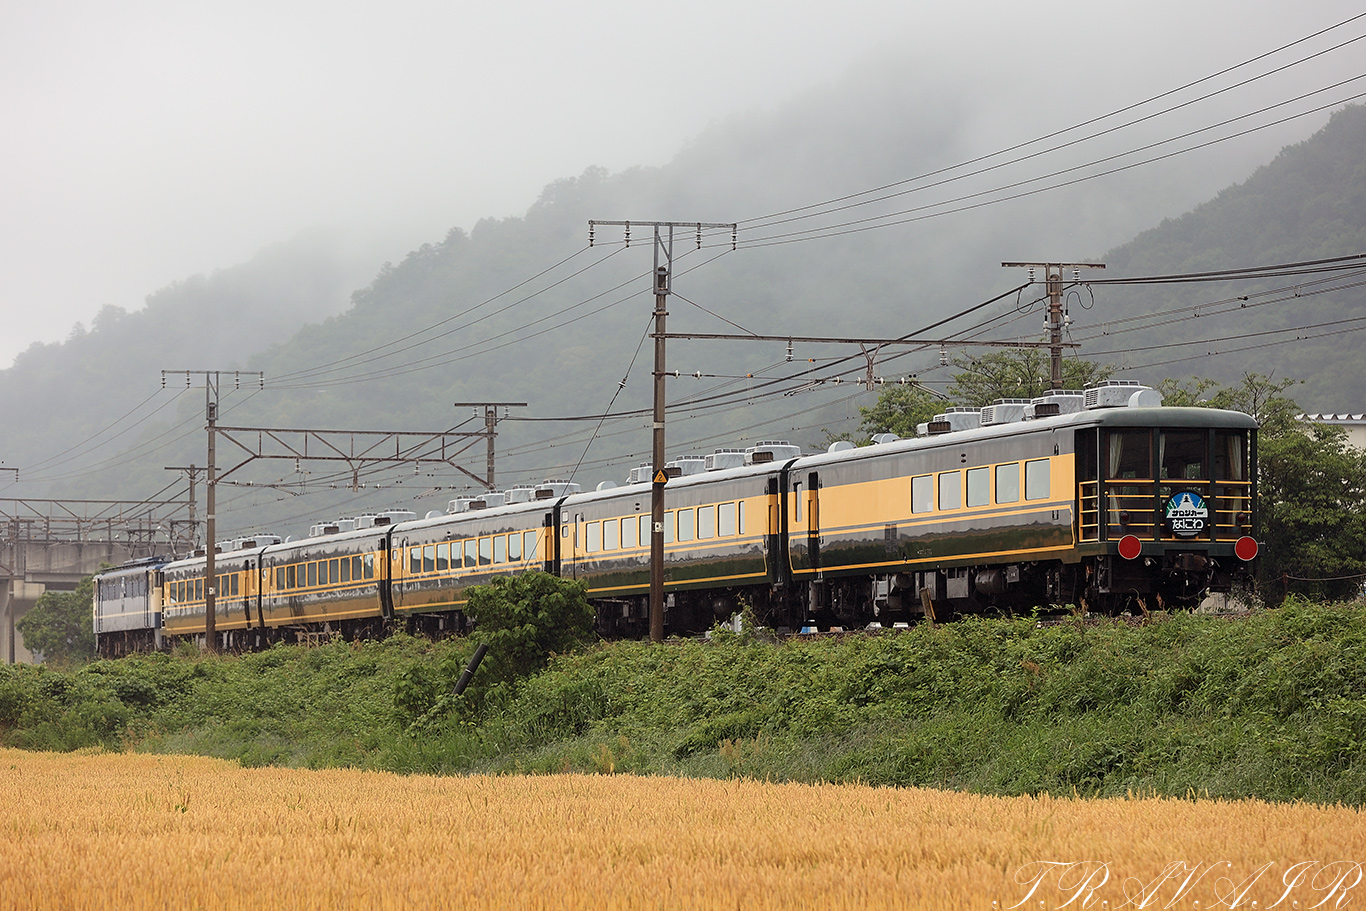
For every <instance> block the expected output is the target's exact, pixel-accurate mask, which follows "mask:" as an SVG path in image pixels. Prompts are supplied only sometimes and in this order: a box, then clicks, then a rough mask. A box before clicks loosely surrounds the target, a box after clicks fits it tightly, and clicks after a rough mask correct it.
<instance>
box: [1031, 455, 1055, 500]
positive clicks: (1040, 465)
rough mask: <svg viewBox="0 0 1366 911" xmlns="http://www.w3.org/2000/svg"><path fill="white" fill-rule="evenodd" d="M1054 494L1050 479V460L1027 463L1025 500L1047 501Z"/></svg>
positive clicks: (1036, 460)
mask: <svg viewBox="0 0 1366 911" xmlns="http://www.w3.org/2000/svg"><path fill="white" fill-rule="evenodd" d="M1052 493H1053V484H1052V481H1051V480H1050V478H1049V471H1048V460H1047V459H1035V460H1034V461H1032V462H1025V499H1026V500H1046V499H1048V497H1049V496H1051V495H1052Z"/></svg>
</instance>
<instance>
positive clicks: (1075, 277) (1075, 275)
mask: <svg viewBox="0 0 1366 911" xmlns="http://www.w3.org/2000/svg"><path fill="white" fill-rule="evenodd" d="M1072 281H1074V282H1079V281H1081V270H1080V269H1076V268H1074V269H1073V270H1072Z"/></svg>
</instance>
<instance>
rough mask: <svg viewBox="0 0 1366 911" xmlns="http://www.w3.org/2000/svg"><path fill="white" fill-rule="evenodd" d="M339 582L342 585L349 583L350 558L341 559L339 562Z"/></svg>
mask: <svg viewBox="0 0 1366 911" xmlns="http://www.w3.org/2000/svg"><path fill="white" fill-rule="evenodd" d="M341 580H342V582H343V583H346V582H350V581H351V558H350V557H342V561H341Z"/></svg>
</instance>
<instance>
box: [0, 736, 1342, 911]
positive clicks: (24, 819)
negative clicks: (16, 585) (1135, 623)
mask: <svg viewBox="0 0 1366 911" xmlns="http://www.w3.org/2000/svg"><path fill="white" fill-rule="evenodd" d="M0 781H3V788H2V789H0V908H3V909H7V911H8V909H53V911H55V909H85V908H98V909H103V908H108V909H133V908H158V909H162V908H164V909H181V908H186V909H206V911H208V909H235V908H281V909H296V908H297V909H312V908H318V909H324V908H325V909H333V908H355V909H362V908H363V909H372V908H373V909H387V908H475V907H478V908H519V909H520V908H528V909H539V908H547V909H548V908H555V909H599V908H605V909H611V908H689V909H691V908H699V909H710V908H718V909H720V908H725V909H737V908H739V909H768V908H813V909H815V908H822V909H824V908H831V909H841V908H850V909H852V908H860V909H862V908H870V909H879V908H915V909H928V911H933V909H940V908H977V909H983V911H986V909H991V908H992V907H993V905H992V903H993V901H994V902H996V903H997V904H996V907H998V908H1001V909H1005V908H1009V907H1011V906H1018V907H1027V908H1031V909H1032V908H1038V907H1041V905H1040V902H1043V905H1042V907H1047V908H1056V907H1063V906H1065V907H1069V908H1078V907H1087V908H1091V909H1101V908H1119V907H1121V906H1122V905H1124V903H1125V901H1126V891H1125V889H1126V887H1125V884H1124V882H1123V881H1124V880H1126V879H1127V880H1129V883H1128V886H1127V889H1128V896H1127V897H1128V905H1127V906H1128V907H1151V908H1160V907H1189V908H1193V907H1197V905H1196V904H1195V903H1196V902H1197V901H1198V902H1199V905H1198V907H1201V908H1211V907H1230V906H1236V907H1243V908H1251V907H1253V906H1252V901H1253V900H1256V901H1257V902H1258V907H1260V908H1266V907H1269V906H1271V904H1272V903H1274V902H1276V901H1277V899H1278V898H1279V897H1281V896H1282V893H1285V892H1287V887H1286V886H1285V885H1283V881H1289V882H1291V883H1292V888H1290V889H1289V890H1288V891H1289V894H1288V895H1286V896H1285V899H1284V901H1283V902H1282V903H1281V904H1280V905H1279V907H1284V908H1291V907H1294V906H1297V907H1302V908H1308V907H1311V906H1313V905H1314V903H1315V902H1325V903H1323V904H1321V905H1320V906H1321V907H1335V906H1336V902H1337V899H1338V898H1340V897H1344V896H1345V898H1346V899H1347V900H1349V901H1351V903H1352V904H1359V903H1362V898H1361V893H1363V892H1366V886H1359V887H1357V888H1355V889H1353V888H1352V886H1355V885H1356V883H1355V882H1354V881H1353V880H1354V879H1355V880H1360V879H1361V868H1360V866H1356V867H1353V866H1352V864H1353V863H1356V862H1358V861H1362V860H1366V827H1363V825H1362V823H1363V819H1362V814H1361V812H1360V811H1358V810H1355V809H1349V808H1341V807H1337V808H1334V807H1317V806H1311V805H1274V804H1265V803H1259V802H1231V803H1230V802H1218V801H1207V800H1196V801H1183V800H1157V799H1131V800H1082V799H1053V798H1047V797H1042V798H1030V797H1020V798H996V797H978V796H972V795H966V794H958V793H944V792H937V791H928V790H916V789H886V788H871V787H859V786H843V785H841V786H834V785H798V784H769V783H764V782H755V781H743V780H736V781H714V780H689V779H672V778H642V777H633V776H584V775H551V776H537V777H531V776H509V777H484V776H472V777H459V778H434V777H422V776H412V777H402V776H398V775H390V774H384V773H375V772H359V771H348V770H331V771H302V770H289V769H243V768H239V767H238V766H236V765H234V764H231V763H226V762H222V761H218V760H213V759H205V758H199V757H186V756H150V755H140V754H100V753H93V754H75V755H72V754H61V755H59V754H44V753H26V752H20V751H14V750H0ZM1083 861H1087V862H1090V864H1089V865H1087V866H1080V865H1078V866H1071V867H1066V868H1064V867H1060V866H1048V864H1049V863H1050V862H1051V863H1054V864H1060V863H1063V862H1083ZM1310 861H1315V862H1317V865H1316V866H1314V867H1309V866H1306V863H1307V862H1310ZM1176 862H1185V863H1187V864H1189V865H1191V866H1192V867H1194V866H1195V865H1197V864H1199V865H1201V866H1199V867H1195V869H1196V870H1197V873H1198V872H1199V871H1200V870H1204V871H1205V872H1204V873H1203V874H1201V875H1200V876H1198V877H1196V878H1194V881H1193V882H1192V883H1191V884H1190V885H1189V886H1188V889H1187V891H1186V892H1185V893H1184V894H1178V892H1177V891H1176V890H1177V886H1178V884H1179V882H1180V879H1176V880H1169V881H1168V882H1166V883H1165V884H1163V883H1161V881H1160V879H1159V877H1160V876H1161V875H1162V872H1163V870H1164V868H1166V869H1168V870H1169V871H1170V870H1171V869H1173V868H1171V867H1170V866H1169V865H1171V864H1173V863H1176ZM1215 863H1219V864H1221V866H1219V867H1217V868H1215V867H1213V866H1211V865H1213V864H1215ZM1222 864H1228V865H1229V866H1222ZM1296 864H1299V865H1300V866H1295V865H1296ZM1259 870H1260V872H1258V871H1259ZM1353 871H1355V872H1353ZM1296 876H1298V877H1299V879H1298V880H1296V879H1295V877H1296ZM1218 877H1223V884H1222V885H1221V883H1220V882H1219V881H1218V879H1217V878H1218ZM1287 877H1288V878H1289V879H1288V880H1287ZM1311 879H1316V880H1317V881H1316V882H1311ZM1102 882H1103V884H1102ZM1155 882H1156V883H1158V885H1153V884H1154V883H1155ZM1334 882H1336V885H1334ZM1140 883H1142V884H1145V885H1147V887H1148V891H1147V892H1143V893H1140V892H1138V891H1137V890H1138V889H1139V888H1140V886H1139V884H1140ZM1031 886H1032V887H1033V888H1032V891H1031ZM1240 889H1241V891H1239V890H1240ZM1069 898H1072V901H1071V903H1070V904H1066V905H1065V904H1064V903H1065V902H1067V900H1068V899H1069ZM1088 900H1089V901H1088ZM1084 901H1085V902H1086V904H1085V905H1083V902H1084ZM1102 902H1104V903H1105V904H1104V905H1102ZM1292 903H1298V904H1297V905H1294V904H1292Z"/></svg>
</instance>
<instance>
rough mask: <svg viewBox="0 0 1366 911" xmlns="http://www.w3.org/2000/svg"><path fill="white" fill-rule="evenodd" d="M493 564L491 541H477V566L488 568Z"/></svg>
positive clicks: (489, 539) (484, 539)
mask: <svg viewBox="0 0 1366 911" xmlns="http://www.w3.org/2000/svg"><path fill="white" fill-rule="evenodd" d="M492 562H493V539H492V538H480V539H479V565H480V566H488V565H489V564H490V563H492Z"/></svg>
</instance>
